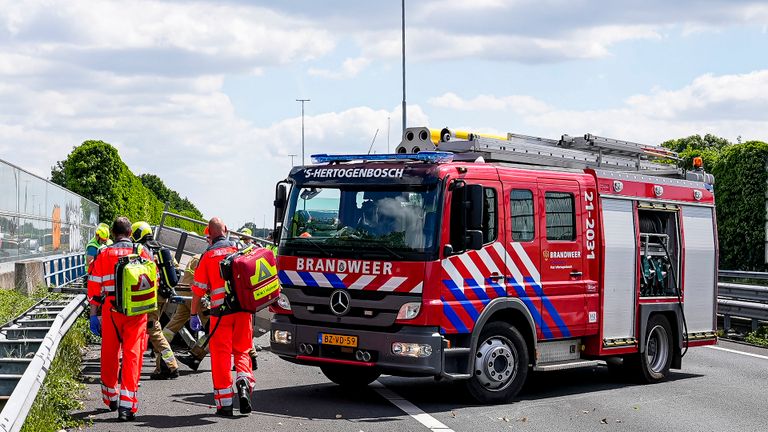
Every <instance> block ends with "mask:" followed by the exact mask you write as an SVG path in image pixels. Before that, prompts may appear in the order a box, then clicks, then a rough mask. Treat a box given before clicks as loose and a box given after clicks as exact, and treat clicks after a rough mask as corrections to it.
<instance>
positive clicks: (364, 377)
mask: <svg viewBox="0 0 768 432" xmlns="http://www.w3.org/2000/svg"><path fill="white" fill-rule="evenodd" d="M320 370H321V371H323V374H324V375H325V376H326V378H328V379H329V380H331V381H333V382H334V383H336V384H338V385H340V386H342V387H365V386H367V385H368V384H370V383H372V382H374V381H376V378H378V377H379V375H381V374H380V373H379V372H378V371H377V370H376V369H374V368H368V367H355V366H338V365H325V366H320Z"/></svg>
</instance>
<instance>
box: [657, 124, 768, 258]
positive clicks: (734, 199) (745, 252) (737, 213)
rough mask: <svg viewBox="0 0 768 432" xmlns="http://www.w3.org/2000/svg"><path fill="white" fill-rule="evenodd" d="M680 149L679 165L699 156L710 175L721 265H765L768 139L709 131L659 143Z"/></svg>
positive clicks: (688, 166) (689, 167) (685, 165)
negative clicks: (740, 139) (734, 139)
mask: <svg viewBox="0 0 768 432" xmlns="http://www.w3.org/2000/svg"><path fill="white" fill-rule="evenodd" d="M662 145H663V146H664V147H667V148H669V149H672V150H674V151H676V152H678V153H679V155H680V157H681V159H682V161H681V165H682V166H683V167H685V168H686V169H691V168H692V166H693V164H692V161H693V158H694V157H696V156H700V157H701V158H702V159H703V161H704V168H705V169H706V170H707V171H709V172H711V173H712V174H714V175H715V203H716V206H717V234H718V238H719V243H720V268H723V269H728V270H756V271H764V270H768V266H766V265H765V223H766V209H765V205H766V196H768V172H767V171H766V166H767V165H766V163H768V144H766V143H764V142H760V141H748V142H745V143H737V144H733V143H730V142H729V141H728V140H726V139H724V138H720V137H717V136H714V135H711V134H707V135H705V136H703V137H702V136H700V135H692V136H689V137H685V138H679V139H673V140H669V141H666V142H664V143H662Z"/></svg>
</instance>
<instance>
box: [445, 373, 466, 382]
mask: <svg viewBox="0 0 768 432" xmlns="http://www.w3.org/2000/svg"><path fill="white" fill-rule="evenodd" d="M441 376H442V377H443V378H445V379H448V380H468V379H470V378H472V375H470V374H461V373H447V372H443V373H442V374H441Z"/></svg>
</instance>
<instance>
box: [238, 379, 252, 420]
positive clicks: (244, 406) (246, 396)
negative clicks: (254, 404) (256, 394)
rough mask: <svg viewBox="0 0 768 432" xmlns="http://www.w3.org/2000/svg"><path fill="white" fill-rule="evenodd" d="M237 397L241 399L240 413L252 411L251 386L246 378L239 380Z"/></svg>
mask: <svg viewBox="0 0 768 432" xmlns="http://www.w3.org/2000/svg"><path fill="white" fill-rule="evenodd" d="M237 397H238V398H239V399H240V414H248V413H250V412H251V386H250V385H248V382H247V381H245V380H240V381H238V382H237Z"/></svg>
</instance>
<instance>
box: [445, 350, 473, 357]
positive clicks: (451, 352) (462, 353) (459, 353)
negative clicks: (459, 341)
mask: <svg viewBox="0 0 768 432" xmlns="http://www.w3.org/2000/svg"><path fill="white" fill-rule="evenodd" d="M443 353H444V354H445V356H446V357H453V356H468V355H469V348H446V349H444V350H443Z"/></svg>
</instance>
